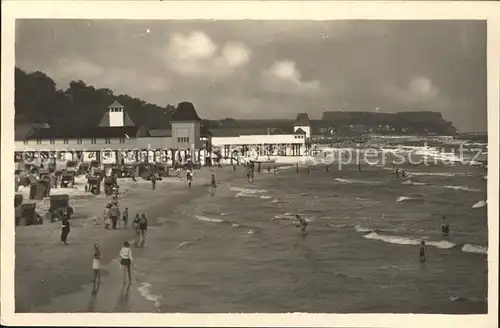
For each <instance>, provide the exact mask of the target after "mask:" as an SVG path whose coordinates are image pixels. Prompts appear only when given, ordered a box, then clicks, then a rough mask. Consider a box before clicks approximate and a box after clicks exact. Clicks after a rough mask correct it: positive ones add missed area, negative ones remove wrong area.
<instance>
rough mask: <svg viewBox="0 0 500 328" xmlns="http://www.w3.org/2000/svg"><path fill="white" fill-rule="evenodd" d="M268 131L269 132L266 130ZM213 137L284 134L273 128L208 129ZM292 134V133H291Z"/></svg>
mask: <svg viewBox="0 0 500 328" xmlns="http://www.w3.org/2000/svg"><path fill="white" fill-rule="evenodd" d="M268 129H269V130H268ZM210 131H211V132H212V135H213V136H214V137H237V136H249V135H267V134H268V131H269V132H270V134H272V135H274V134H286V133H283V132H284V131H282V130H281V129H274V128H266V127H262V128H258V127H249V128H220V129H210ZM291 133H292V132H291Z"/></svg>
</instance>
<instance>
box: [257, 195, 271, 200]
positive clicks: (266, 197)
mask: <svg viewBox="0 0 500 328" xmlns="http://www.w3.org/2000/svg"><path fill="white" fill-rule="evenodd" d="M260 198H262V199H270V198H273V197H272V196H269V195H262V196H260Z"/></svg>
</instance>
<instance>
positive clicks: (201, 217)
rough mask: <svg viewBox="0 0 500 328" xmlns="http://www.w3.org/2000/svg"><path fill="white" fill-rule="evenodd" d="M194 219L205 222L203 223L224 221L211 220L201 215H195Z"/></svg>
mask: <svg viewBox="0 0 500 328" xmlns="http://www.w3.org/2000/svg"><path fill="white" fill-rule="evenodd" d="M195 217H196V218H197V219H198V220H200V221H205V222H214V223H221V222H224V220H221V219H212V218H209V217H206V216H202V215H195Z"/></svg>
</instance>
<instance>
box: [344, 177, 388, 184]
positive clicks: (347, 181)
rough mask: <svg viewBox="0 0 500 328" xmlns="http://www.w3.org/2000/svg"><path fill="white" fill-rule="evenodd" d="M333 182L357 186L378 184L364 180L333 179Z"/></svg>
mask: <svg viewBox="0 0 500 328" xmlns="http://www.w3.org/2000/svg"><path fill="white" fill-rule="evenodd" d="M334 180H335V181H337V182H342V183H359V184H378V183H380V182H378V181H365V180H355V179H342V178H335V179H334Z"/></svg>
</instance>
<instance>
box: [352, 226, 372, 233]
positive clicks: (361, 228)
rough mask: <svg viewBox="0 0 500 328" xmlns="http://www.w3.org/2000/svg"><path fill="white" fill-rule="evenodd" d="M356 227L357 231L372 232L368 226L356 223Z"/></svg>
mask: <svg viewBox="0 0 500 328" xmlns="http://www.w3.org/2000/svg"><path fill="white" fill-rule="evenodd" d="M354 229H355V230H356V231H357V232H372V229H368V228H363V227H361V226H359V225H355V226H354Z"/></svg>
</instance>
